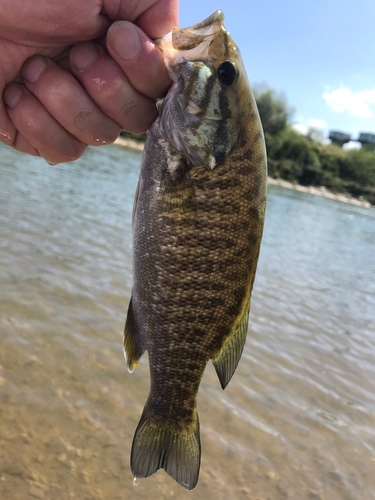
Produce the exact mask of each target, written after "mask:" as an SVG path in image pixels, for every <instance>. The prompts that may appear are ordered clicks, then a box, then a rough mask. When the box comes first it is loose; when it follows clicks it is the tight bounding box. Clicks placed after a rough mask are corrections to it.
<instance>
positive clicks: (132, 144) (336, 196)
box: [114, 136, 372, 208]
mask: <svg viewBox="0 0 375 500" xmlns="http://www.w3.org/2000/svg"><path fill="white" fill-rule="evenodd" d="M114 144H115V145H116V146H121V147H126V148H129V149H134V150H136V151H143V149H144V146H145V143H144V142H141V141H135V140H133V139H129V138H126V137H121V136H120V137H119V138H118V139H117V140H116V141H115V142H114ZM268 184H272V185H274V186H281V187H283V188H287V189H294V190H295V191H300V192H302V193H310V194H315V195H317V196H324V197H325V198H330V199H331V200H337V201H342V202H344V203H351V204H352V205H357V206H360V207H366V208H371V207H372V205H371V203H370V202H369V201H367V200H364V199H360V198H354V196H350V195H349V194H344V193H333V192H332V191H330V190H329V189H327V188H326V187H324V186H319V187H316V186H301V185H300V184H293V183H292V182H289V181H285V180H284V179H274V178H273V177H268Z"/></svg>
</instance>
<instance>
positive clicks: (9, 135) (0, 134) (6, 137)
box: [0, 99, 17, 146]
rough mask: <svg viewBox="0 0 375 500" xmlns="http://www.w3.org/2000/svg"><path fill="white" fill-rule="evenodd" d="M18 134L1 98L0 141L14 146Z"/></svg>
mask: <svg viewBox="0 0 375 500" xmlns="http://www.w3.org/2000/svg"><path fill="white" fill-rule="evenodd" d="M16 135H17V130H16V127H15V126H14V123H13V122H12V120H11V119H10V118H9V115H8V113H7V111H6V107H5V104H4V102H3V99H0V142H3V143H4V144H8V146H12V145H13V143H14V141H15V138H16Z"/></svg>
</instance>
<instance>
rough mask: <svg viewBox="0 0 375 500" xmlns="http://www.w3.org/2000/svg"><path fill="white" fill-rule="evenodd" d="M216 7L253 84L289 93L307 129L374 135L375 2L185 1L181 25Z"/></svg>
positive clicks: (297, 117) (299, 122)
mask: <svg viewBox="0 0 375 500" xmlns="http://www.w3.org/2000/svg"><path fill="white" fill-rule="evenodd" d="M218 8H221V9H222V10H223V11H224V14H225V25H226V27H227V29H228V30H229V31H230V32H231V35H232V37H233V39H234V40H235V42H236V43H237V45H238V46H239V48H240V50H241V53H242V56H243V59H244V62H245V66H246V70H247V73H248V76H249V79H250V82H251V83H252V84H254V83H262V82H265V83H267V84H268V85H269V86H270V87H272V88H274V89H275V90H277V91H282V92H284V93H285V95H286V97H287V101H288V103H289V105H290V106H291V107H293V108H294V109H295V113H294V117H293V121H294V123H295V124H296V125H298V126H300V129H301V130H303V128H306V127H309V126H311V125H315V126H317V125H319V126H320V127H321V130H322V131H323V132H324V133H325V134H327V133H328V131H329V130H330V129H339V130H343V131H346V132H349V133H351V134H352V136H353V137H354V138H356V137H357V136H358V132H359V131H369V132H374V133H375V0H357V1H356V2H353V1H349V0H341V1H339V0H305V1H304V0H299V1H297V0H284V1H280V0H260V1H258V2H253V1H251V0H240V1H236V0H232V1H228V0H219V1H218V0H215V1H213V0H189V1H187V0H180V26H181V27H185V26H189V25H191V24H194V23H196V22H199V21H202V20H203V19H205V18H206V17H208V16H209V15H210V14H212V12H214V11H215V10H217V9H218Z"/></svg>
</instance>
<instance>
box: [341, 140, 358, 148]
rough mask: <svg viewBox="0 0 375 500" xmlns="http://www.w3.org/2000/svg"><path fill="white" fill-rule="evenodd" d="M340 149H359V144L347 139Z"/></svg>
mask: <svg viewBox="0 0 375 500" xmlns="http://www.w3.org/2000/svg"><path fill="white" fill-rule="evenodd" d="M342 149H361V144H360V143H359V142H356V141H349V142H347V143H346V144H344V145H343V147H342Z"/></svg>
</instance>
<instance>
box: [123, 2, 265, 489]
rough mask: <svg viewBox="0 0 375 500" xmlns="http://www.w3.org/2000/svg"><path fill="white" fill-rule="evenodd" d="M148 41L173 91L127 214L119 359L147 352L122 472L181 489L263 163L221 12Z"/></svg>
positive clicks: (243, 259) (193, 473) (253, 262)
mask: <svg viewBox="0 0 375 500" xmlns="http://www.w3.org/2000/svg"><path fill="white" fill-rule="evenodd" d="M159 44H160V47H161V49H162V51H163V54H164V56H165V59H166V62H167V66H168V69H169V72H170V74H171V77H172V79H173V80H174V82H175V83H174V84H173V85H172V87H171V89H170V91H169V93H168V96H167V97H166V99H165V100H164V103H163V107H162V109H161V112H160V116H159V118H158V119H157V120H156V122H155V123H154V125H153V126H152V128H151V130H150V131H149V134H148V138H147V142H146V146H145V150H144V154H143V160H142V166H141V174H140V181H139V186H138V192H137V199H136V204H135V211H134V227H133V233H134V250H133V252H134V288H133V295H132V299H131V303H130V306H129V311H128V317H127V322H126V326H125V354H126V358H127V363H128V367H129V370H130V371H132V370H133V369H134V367H135V365H136V363H137V361H138V359H139V358H140V356H141V355H142V354H143V352H144V351H145V350H147V351H148V353H149V363H150V373H151V389H150V394H149V397H148V400H147V402H146V405H145V409H144V412H143V415H142V417H141V420H140V422H139V425H138V427H137V430H136V434H135V437H134V441H133V447H132V457H131V467H132V471H133V473H134V476H135V477H137V478H141V477H148V476H150V475H151V474H153V473H154V472H156V471H157V470H158V469H159V468H164V469H165V470H166V472H167V473H168V474H170V475H171V476H172V477H173V478H174V479H175V480H176V481H178V482H179V483H180V484H181V485H182V486H184V487H185V488H186V489H192V488H194V486H195V485H196V482H197V480H198V474H199V466H200V438H199V422H198V415H197V410H196V403H197V394H198V389H199V384H200V381H201V378H202V375H203V372H204V369H205V366H206V364H207V362H208V361H209V360H210V359H211V360H212V361H213V363H214V366H215V368H216V371H217V373H218V376H219V379H220V382H221V385H222V387H223V388H225V387H226V385H227V384H228V382H229V381H230V379H231V377H232V375H233V373H234V371H235V369H236V367H237V364H238V361H239V359H240V357H241V354H242V350H243V347H244V344H245V340H246V332H247V323H248V316H249V310H250V296H251V291H252V287H253V283H254V278H255V271H256V266H257V262H258V256H259V249H260V242H261V238H262V231H263V222H264V214H265V204H266V194H267V172H266V170H267V167H266V155H265V147H264V139H263V132H262V128H261V124H260V120H259V115H258V111H257V108H256V104H255V101H254V98H253V95H252V93H251V90H250V87H249V83H248V80H247V76H246V73H245V70H244V67H243V63H242V60H241V56H240V54H239V51H238V49H237V47H236V45H235V44H234V42H233V41H232V39H231V37H230V35H229V33H228V32H227V31H226V29H225V27H224V25H223V16H222V13H221V11H218V12H216V13H215V14H213V15H212V16H211V17H210V18H209V19H207V20H206V21H204V22H203V23H200V24H198V25H195V26H192V27H190V28H187V29H186V30H181V29H179V28H176V29H175V30H174V31H173V32H172V35H170V36H169V37H165V38H164V39H162V40H160V41H159ZM228 64H229V66H228ZM230 65H232V66H230ZM233 68H234V69H233ZM233 71H234V73H233Z"/></svg>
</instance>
